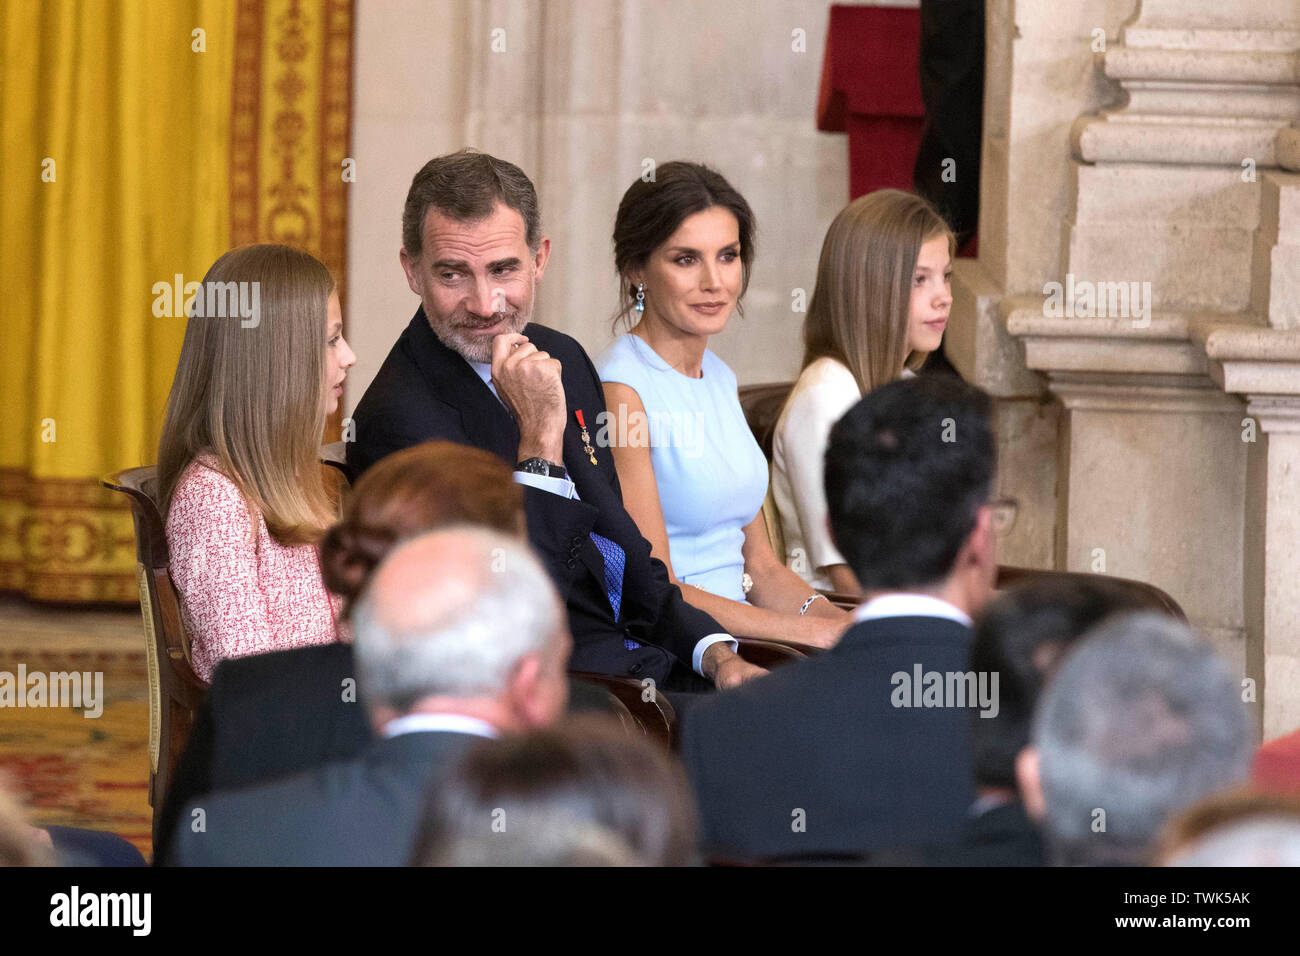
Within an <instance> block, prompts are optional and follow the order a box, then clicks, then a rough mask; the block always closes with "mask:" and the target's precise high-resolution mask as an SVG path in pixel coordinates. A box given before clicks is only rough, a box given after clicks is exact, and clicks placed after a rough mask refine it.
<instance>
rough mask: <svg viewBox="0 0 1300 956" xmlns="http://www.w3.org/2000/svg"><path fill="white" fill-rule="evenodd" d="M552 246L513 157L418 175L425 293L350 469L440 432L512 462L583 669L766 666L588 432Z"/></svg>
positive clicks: (416, 228) (480, 157)
mask: <svg viewBox="0 0 1300 956" xmlns="http://www.w3.org/2000/svg"><path fill="white" fill-rule="evenodd" d="M549 255H550V240H549V239H547V238H545V237H544V236H542V235H541V225H540V217H539V213H538V204H537V194H536V191H535V190H534V188H533V184H532V183H531V182H530V181H529V180H528V177H527V176H525V175H524V174H523V172H522V171H520V169H519V168H518V167H516V166H514V165H513V164H511V163H507V162H504V161H503V160H499V159H496V158H495V157H492V156H488V155H486V154H484V153H477V152H472V151H470V150H462V151H461V152H459V153H454V154H451V155H449V156H440V157H438V158H436V159H433V160H431V161H430V162H429V163H427V164H426V165H425V166H424V168H423V169H421V170H420V171H419V172H418V173H417V174H416V176H415V179H414V180H413V182H412V183H411V188H410V191H409V192H408V194H407V199H406V207H405V211H404V213H403V217H402V250H401V262H402V268H403V269H404V270H405V272H406V279H407V283H408V284H409V285H410V287H411V291H413V292H415V293H416V294H417V295H418V296H419V297H420V302H421V305H420V308H419V309H418V310H417V311H416V313H415V317H414V318H412V319H411V322H410V324H409V325H408V326H407V328H406V330H405V331H404V332H403V333H402V335H401V337H400V338H399V339H398V340H397V344H396V345H394V346H393V349H392V351H391V352H390V353H389V354H388V358H387V359H386V360H385V361H384V364H383V366H382V367H381V368H380V370H379V372H378V374H377V375H376V376H375V378H374V381H373V382H371V384H370V387H369V388H368V389H367V390H366V394H365V396H364V397H363V398H362V400H361V402H360V404H359V405H358V406H357V410H356V414H355V415H354V422H355V426H356V430H355V440H353V441H351V442H349V444H348V465H349V467H350V468H351V469H352V471H353V473H354V475H359V474H360V473H361V472H363V471H364V470H365V469H366V468H368V467H369V466H370V465H372V464H374V463H375V462H376V461H378V460H379V459H380V458H382V457H384V456H385V455H387V454H390V453H392V452H394V451H397V450H398V449H401V448H406V447H407V446H409V445H414V444H416V443H418V442H422V441H428V440H429V439H434V438H440V439H445V440H449V441H454V442H459V443H462V444H467V445H474V446H477V447H479V448H484V449H487V450H489V451H491V452H493V453H495V454H497V455H500V456H501V457H502V458H503V459H505V460H506V461H508V462H510V463H511V464H513V465H515V478H516V480H517V481H519V482H520V483H521V484H523V485H524V486H525V487H524V509H525V511H526V513H527V517H528V538H529V541H530V543H531V544H532V545H533V547H534V548H535V549H536V550H537V552H538V553H539V554H540V555H541V557H542V560H543V562H544V563H545V565H546V567H547V569H548V570H549V571H550V573H551V576H552V579H553V580H554V581H555V584H556V587H557V588H558V589H559V592H560V596H561V599H562V600H563V601H564V602H565V605H566V606H567V608H568V612H569V627H570V630H571V632H572V634H573V638H574V643H575V646H574V652H573V658H572V660H571V661H570V667H571V668H572V669H573V670H575V671H596V672H599V673H603V674H613V675H624V676H631V677H636V678H640V679H642V680H645V679H650V680H653V681H654V682H655V684H657V685H658V686H661V687H665V686H666V687H667V688H668V689H670V690H671V689H674V688H676V689H683V690H691V691H694V690H704V689H708V687H709V684H708V682H707V681H706V680H703V679H701V678H707V679H708V680H711V681H712V682H713V683H714V684H716V685H717V686H719V687H728V686H732V685H734V684H738V683H740V682H741V681H743V680H745V679H747V678H749V677H752V676H755V675H756V674H760V673H762V671H761V670H759V669H758V668H755V667H753V666H752V665H750V664H747V663H746V662H744V661H743V660H741V659H740V658H739V657H738V656H737V655H736V653H735V642H734V640H732V638H731V636H730V635H729V634H727V633H726V632H725V631H723V629H722V628H721V627H720V626H719V625H718V624H717V623H716V622H715V621H714V620H713V619H712V618H711V617H709V616H708V615H707V614H705V613H704V612H703V611H699V610H697V609H695V608H693V607H691V606H690V605H689V604H687V603H686V602H685V601H683V600H682V596H681V592H680V591H679V590H678V589H677V587H676V586H675V585H673V584H671V583H670V582H669V579H668V573H667V569H666V568H665V567H664V565H663V563H662V562H660V561H658V560H656V559H654V558H652V557H651V554H650V544H649V542H648V541H646V540H645V539H644V538H643V537H642V536H641V533H640V531H639V530H638V529H637V526H636V523H635V522H634V521H633V520H632V518H631V517H630V516H629V515H628V513H627V511H626V510H624V508H623V499H622V493H621V491H620V489H619V484H618V476H617V473H616V472H615V470H614V461H613V457H612V456H611V454H610V453H609V449H608V448H607V447H603V446H602V445H601V444H600V443H599V441H594V440H593V439H594V438H596V437H597V436H599V435H600V434H601V430H600V428H599V426H600V424H601V423H602V422H603V420H604V415H603V413H604V411H605V402H604V394H603V391H602V389H601V384H600V377H599V376H598V375H597V373H596V370H595V368H594V367H593V365H592V364H591V360H590V359H589V358H588V357H587V354H586V352H584V351H583V349H582V347H581V346H580V345H579V344H578V343H577V342H575V341H574V340H573V339H571V338H569V337H568V336H566V335H563V334H561V333H559V332H556V331H554V330H552V329H548V328H546V327H544V326H541V325H537V324H535V323H532V324H530V319H531V316H532V311H533V300H534V296H535V293H536V285H537V282H538V281H540V280H541V278H542V275H543V273H544V272H545V270H546V262H547V259H548V257H549Z"/></svg>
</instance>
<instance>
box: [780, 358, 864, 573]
mask: <svg viewBox="0 0 1300 956" xmlns="http://www.w3.org/2000/svg"><path fill="white" fill-rule="evenodd" d="M851 381H852V380H851V379H850V382H851ZM857 400H858V392H857V389H856V388H855V387H850V388H849V389H847V390H846V389H845V388H843V387H841V386H840V385H839V383H837V382H824V383H818V384H816V385H812V386H810V387H808V388H805V389H802V390H801V391H800V392H799V394H797V395H795V396H794V398H793V399H792V400H791V402H790V407H789V409H788V410H787V420H786V423H785V428H784V429H783V437H784V453H785V454H784V468H785V471H786V474H787V476H788V477H789V480H790V490H791V492H792V495H793V497H794V506H795V513H796V514H797V515H798V519H799V530H800V532H801V535H802V537H803V543H804V547H805V548H806V549H807V552H808V553H807V559H808V564H809V566H810V567H812V568H816V569H821V568H824V567H826V566H828V565H832V564H844V563H845V561H844V556H843V555H842V554H840V552H839V549H837V548H836V547H835V544H834V542H832V541H831V535H830V531H829V530H828V529H827V521H826V492H825V485H824V484H823V480H824V476H825V457H826V446H827V444H828V443H829V441H830V434H831V428H832V427H833V426H834V424H835V423H836V422H837V421H839V420H840V418H841V417H842V416H843V415H844V413H845V412H847V411H848V410H849V409H850V408H852V407H853V405H854V403H856V402H857Z"/></svg>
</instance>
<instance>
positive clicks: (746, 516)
mask: <svg viewBox="0 0 1300 956" xmlns="http://www.w3.org/2000/svg"><path fill="white" fill-rule="evenodd" d="M596 367H597V368H598V369H599V371H600V378H601V381H604V382H618V383H621V384H623V385H627V386H628V387H629V388H632V389H635V391H636V393H637V394H638V395H639V396H640V397H641V403H642V404H643V405H644V406H645V410H646V415H647V418H648V421H640V420H639V419H637V418H633V416H632V415H631V414H630V413H629V412H628V411H627V410H626V409H621V410H620V409H618V408H611V409H608V410H607V412H606V420H605V421H604V422H603V423H602V425H603V427H604V428H605V429H607V431H606V432H605V434H604V435H601V434H599V433H598V435H597V444H598V445H601V444H605V445H606V447H608V444H607V443H606V441H602V439H606V440H607V442H608V443H612V444H618V443H626V442H627V441H628V439H629V438H631V439H637V438H639V436H638V430H641V434H645V433H646V431H648V435H649V439H650V446H651V447H650V460H651V462H652V464H653V465H654V472H655V481H656V482H657V483H658V485H659V499H660V503H661V505H662V507H663V513H664V524H665V525H666V527H667V531H668V550H669V557H670V560H671V561H672V566H673V572H674V573H675V574H676V575H677V579H678V580H679V581H681V582H682V583H683V584H693V585H695V586H697V587H701V588H703V589H704V590H706V591H710V592H712V593H713V594H717V595H720V596H722V597H725V598H730V599H731V600H733V601H744V600H745V593H744V590H743V588H742V586H741V579H742V576H743V575H744V571H745V561H744V558H743V557H742V555H741V546H742V545H743V544H744V541H745V534H744V531H743V529H744V527H745V525H747V524H749V522H751V521H753V520H754V517H755V516H756V515H757V514H758V513H759V511H760V510H761V509H762V507H763V498H764V497H765V496H766V494H767V477H768V476H767V459H766V458H765V457H764V456H763V451H762V449H761V448H759V447H758V442H756V441H755V440H754V435H753V433H752V432H750V430H749V425H748V424H746V422H745V414H744V412H743V411H741V408H740V398H739V396H738V395H737V394H736V375H735V373H734V372H732V371H731V369H729V368H728V367H727V365H726V363H725V362H723V361H722V360H721V359H720V358H718V357H717V356H716V355H714V354H713V353H712V352H710V351H708V350H707V349H706V350H705V352H704V361H703V373H704V374H703V376H702V377H701V378H690V377H688V376H686V375H683V374H682V373H681V372H679V371H677V370H676V369H674V368H673V367H672V366H670V365H669V364H668V363H667V362H665V361H664V360H663V359H662V358H660V357H659V355H658V353H656V352H655V350H654V349H652V348H651V347H650V346H649V345H648V344H646V342H645V341H644V340H642V339H641V338H639V337H638V336H635V335H632V334H630V333H629V334H627V335H624V336H622V337H620V338H619V339H618V340H617V341H615V342H614V344H613V345H611V346H610V347H609V348H608V349H607V350H606V351H605V353H604V354H603V355H602V356H601V357H600V358H599V360H598V361H597V363H596Z"/></svg>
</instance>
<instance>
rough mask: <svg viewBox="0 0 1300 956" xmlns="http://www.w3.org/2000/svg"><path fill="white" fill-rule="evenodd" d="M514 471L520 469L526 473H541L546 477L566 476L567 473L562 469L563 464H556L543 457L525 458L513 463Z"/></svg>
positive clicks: (567, 475)
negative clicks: (515, 463)
mask: <svg viewBox="0 0 1300 956" xmlns="http://www.w3.org/2000/svg"><path fill="white" fill-rule="evenodd" d="M515 471H522V472H524V473H525V474H528V475H542V476H544V477H546V478H568V477H569V473H568V472H567V471H565V470H564V466H563V465H557V464H556V463H555V462H553V461H547V460H546V459H545V458H525V459H524V460H523V461H521V462H520V463H519V464H517V465H515Z"/></svg>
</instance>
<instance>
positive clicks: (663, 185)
mask: <svg viewBox="0 0 1300 956" xmlns="http://www.w3.org/2000/svg"><path fill="white" fill-rule="evenodd" d="M753 233H754V217H753V213H752V212H751V211H750V208H749V205H748V204H747V203H746V202H745V200H744V198H743V197H742V196H741V195H740V194H739V193H738V192H736V190H735V189H733V188H732V187H731V186H730V185H729V184H728V183H727V181H726V180H725V179H723V178H722V176H720V175H719V174H718V173H716V172H714V171H713V170H711V169H708V168H707V167H704V166H700V165H697V164H695V163H683V162H671V163H664V164H662V165H660V166H659V167H657V169H656V170H655V178H654V180H653V181H650V182H646V181H645V180H643V179H638V180H637V181H636V182H634V183H633V184H632V186H631V187H630V188H629V189H628V190H627V192H626V193H625V194H624V195H623V200H622V202H621V203H620V204H619V209H618V216H617V219H616V221H615V224H614V259H615V268H616V269H617V270H618V273H619V277H620V286H621V288H622V290H623V295H624V301H623V303H622V309H621V312H620V314H621V316H622V317H624V318H625V319H628V320H630V323H631V328H630V330H629V331H628V332H627V333H626V334H624V335H623V336H621V337H620V338H619V339H618V340H616V341H615V342H614V344H613V345H612V346H610V348H609V349H608V350H607V351H606V352H605V354H604V355H602V356H601V358H600V359H599V361H598V362H597V366H598V368H599V371H600V377H601V380H602V381H603V382H604V383H605V404H606V409H607V412H606V418H605V421H604V422H603V423H602V424H601V430H600V431H599V432H598V433H597V436H596V441H597V444H607V445H608V447H609V448H610V449H611V451H612V453H613V456H614V463H615V465H616V466H617V468H618V477H619V483H620V484H621V486H622V489H623V502H624V505H625V506H626V507H627V510H628V513H629V514H631V515H632V517H633V519H634V520H635V521H636V522H637V525H638V526H639V527H640V529H641V533H642V534H643V535H644V536H645V537H646V539H647V540H648V541H649V542H650V544H651V547H652V548H653V551H654V555H655V557H657V558H659V559H660V560H661V561H663V562H664V564H665V565H666V566H667V567H668V571H669V574H671V575H672V576H673V579H674V580H675V581H677V582H678V583H679V584H681V585H684V587H683V588H682V596H683V597H685V598H686V600H687V601H689V602H690V603H692V604H693V605H695V606H696V607H698V608H700V609H701V610H703V611H705V612H707V613H708V614H709V615H711V616H712V617H713V618H714V619H715V620H716V621H717V622H718V623H719V624H720V625H722V626H723V627H724V628H725V629H726V630H727V631H728V632H730V633H732V634H735V635H739V636H745V637H766V638H780V639H783V640H791V641H798V642H801V643H806V644H813V645H818V646H822V647H828V646H830V645H832V644H834V642H835V641H836V640H837V639H838V638H839V635H840V633H841V632H842V631H843V630H844V628H845V627H846V626H847V625H848V623H849V619H848V615H847V614H845V613H844V612H843V611H841V610H839V609H838V608H835V607H833V606H832V605H831V604H830V603H829V602H828V601H826V600H825V599H823V598H821V596H820V595H819V594H818V593H817V592H816V591H813V590H811V589H810V588H809V587H808V585H807V583H806V582H805V581H804V580H803V579H802V578H801V577H800V576H799V575H798V574H796V573H795V572H793V571H792V570H790V569H789V568H787V567H786V566H785V565H784V564H783V563H782V562H781V560H780V559H779V558H778V557H777V555H776V554H775V553H774V552H773V551H772V547H771V545H770V543H769V540H768V536H767V528H766V525H765V523H764V520H763V514H762V508H763V499H764V497H765V496H766V494H767V479H768V468H767V460H766V459H765V458H764V457H763V452H762V451H761V450H760V449H759V447H758V443H757V442H755V441H754V437H753V434H752V433H751V432H750V430H749V427H748V425H747V424H746V422H745V416H744V413H743V412H742V411H741V408H740V400H739V397H738V395H737V392H736V376H735V374H734V373H733V372H732V371H731V369H729V368H728V367H727V365H726V364H725V363H724V362H723V361H722V360H721V359H719V358H718V357H717V356H716V355H714V354H713V353H712V352H711V351H709V349H708V343H709V337H710V336H712V335H716V334H717V333H719V332H721V331H722V329H723V327H724V326H725V325H726V323H727V320H728V318H729V317H730V316H731V313H732V311H733V310H735V309H736V308H737V306H738V304H739V302H740V298H741V296H742V295H743V294H744V291H745V288H746V286H747V285H748V282H749V267H750V263H751V262H752V260H753V248H754V246H753Z"/></svg>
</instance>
